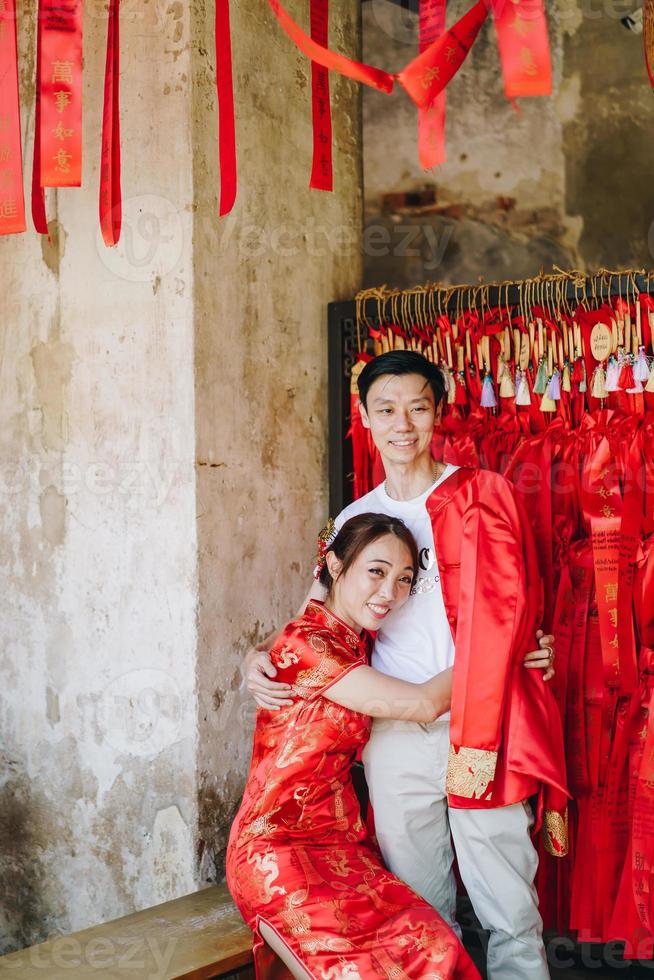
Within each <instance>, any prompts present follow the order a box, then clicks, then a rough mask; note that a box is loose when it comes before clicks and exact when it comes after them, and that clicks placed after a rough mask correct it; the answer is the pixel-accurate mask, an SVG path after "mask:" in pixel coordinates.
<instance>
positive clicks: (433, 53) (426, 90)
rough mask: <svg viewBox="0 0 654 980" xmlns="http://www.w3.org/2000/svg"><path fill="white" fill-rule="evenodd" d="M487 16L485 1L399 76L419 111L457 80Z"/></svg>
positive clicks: (478, 1) (481, 1) (480, 1)
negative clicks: (459, 71) (453, 79)
mask: <svg viewBox="0 0 654 980" xmlns="http://www.w3.org/2000/svg"><path fill="white" fill-rule="evenodd" d="M487 16H488V7H487V6H486V2H485V0H477V3H476V4H475V5H474V6H473V7H471V8H470V10H469V11H468V12H467V13H465V14H464V15H463V17H461V18H460V20H458V21H457V22H456V24H454V25H453V26H452V27H450V29H449V30H448V31H445V33H444V34H442V35H441V37H439V38H438V40H437V41H434V43H433V44H430V45H429V47H428V48H426V49H425V50H424V51H423V53H422V54H419V55H418V57H417V58H414V59H413V61H412V62H410V64H408V65H407V66H406V68H403V69H402V71H401V72H400V73H399V75H398V76H397V79H398V81H399V82H400V84H401V85H403V86H404V88H405V90H406V91H407V93H408V94H409V95H410V97H411V98H412V99H413V101H414V102H415V103H416V105H417V106H418V107H419V108H422V107H423V106H427V105H429V104H430V103H431V102H433V101H434V99H435V98H436V96H437V95H438V93H439V92H442V91H443V89H444V88H445V87H446V86H447V85H448V83H449V82H450V81H451V80H452V78H454V76H455V75H456V73H457V72H458V70H459V68H460V67H461V65H462V64H463V62H464V61H465V59H466V57H467V55H468V52H469V51H470V48H471V47H472V45H473V44H474V43H475V40H476V38H477V35H478V34H479V31H480V30H481V26H482V24H483V23H484V21H485V20H486V17H487Z"/></svg>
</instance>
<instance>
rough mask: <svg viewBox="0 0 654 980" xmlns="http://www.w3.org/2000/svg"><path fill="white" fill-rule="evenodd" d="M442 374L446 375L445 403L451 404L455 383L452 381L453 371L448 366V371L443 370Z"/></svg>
mask: <svg viewBox="0 0 654 980" xmlns="http://www.w3.org/2000/svg"><path fill="white" fill-rule="evenodd" d="M443 374H444V375H445V376H446V377H447V404H448V405H453V404H454V401H455V399H456V383H455V381H454V372H453V371H452V369H451V368H450V370H449V371H444V372H443Z"/></svg>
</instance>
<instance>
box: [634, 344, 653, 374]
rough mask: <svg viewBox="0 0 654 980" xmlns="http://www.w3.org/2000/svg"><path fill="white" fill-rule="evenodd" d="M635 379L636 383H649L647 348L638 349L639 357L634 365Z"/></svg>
mask: <svg viewBox="0 0 654 980" xmlns="http://www.w3.org/2000/svg"><path fill="white" fill-rule="evenodd" d="M634 379H635V380H636V381H643V382H646V381H649V361H648V360H647V355H646V354H645V348H644V347H639V348H638V357H637V358H636V361H635V363H634Z"/></svg>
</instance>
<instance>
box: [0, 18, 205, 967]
mask: <svg viewBox="0 0 654 980" xmlns="http://www.w3.org/2000/svg"><path fill="white" fill-rule="evenodd" d="M32 8H33V5H32V7H30V11H31V10H32ZM189 24H190V12H189V10H188V9H187V7H185V6H184V5H183V4H181V3H177V4H172V6H171V5H167V4H166V5H161V4H154V3H152V4H149V5H132V6H131V7H130V8H129V9H127V8H126V10H125V13H124V16H123V21H122V28H121V49H122V71H123V76H122V77H123V97H122V104H123V115H122V124H123V190H124V194H125V197H126V202H125V226H124V231H123V240H122V243H121V245H120V246H119V247H118V248H117V249H116V250H112V251H107V250H106V249H105V248H104V246H103V245H102V244H101V243H100V242H99V241H98V232H97V182H98V163H99V146H100V137H99V132H100V110H101V91H102V88H101V85H102V73H103V68H104V43H105V36H106V13H105V11H104V5H103V4H95V5H88V6H87V7H86V20H85V63H86V71H85V92H86V101H85V113H86V115H85V147H84V150H85V161H84V188H83V189H82V190H66V191H61V192H59V193H58V194H54V193H51V194H49V195H48V211H49V214H50V215H51V217H52V218H54V222H55V223H54V235H53V243H52V245H48V244H47V243H46V242H41V241H40V240H39V236H37V235H36V234H35V233H34V232H33V231H30V232H28V234H26V235H22V236H14V237H11V238H6V239H2V240H0V275H1V278H2V296H3V303H2V311H3V316H2V320H1V324H0V330H1V331H2V336H1V346H0V369H1V380H0V416H1V417H2V425H1V426H0V477H1V483H2V488H1V500H0V522H1V531H0V576H1V581H0V620H1V624H2V625H1V629H2V644H1V648H0V671H1V673H2V679H3V680H2V684H1V685H0V724H1V728H2V739H3V757H2V768H1V769H0V880H1V881H2V883H3V884H2V892H3V901H2V903H0V904H1V907H2V918H1V919H0V937H2V939H1V942H2V948H3V950H6V949H7V948H15V947H17V946H20V945H23V944H26V943H32V942H35V941H36V940H38V939H40V938H42V937H44V936H45V935H47V934H48V933H51V932H54V931H58V930H61V931H68V930H70V929H76V928H80V927H83V926H86V925H88V924H90V923H95V922H98V921H100V920H102V919H107V918H110V917H113V916H116V915H118V914H120V913H123V912H126V911H130V910H132V909H134V908H138V907H143V906H147V905H150V904H154V903H156V902H158V901H163V900H165V899H167V898H170V897H173V896H175V895H178V894H181V893H184V892H187V891H189V890H190V889H192V888H193V885H194V882H195V880H196V876H195V845H196V836H197V801H196V781H195V759H196V708H195V656H196V622H195V612H196V599H197V566H196V535H195V523H196V522H195V487H194V468H193V438H192V433H193V427H194V388H193V371H194V365H193V266H192V261H191V249H192V220H193V215H192V201H193V187H192V163H191V139H190V102H191V95H190V61H191V57H190V51H189V46H188V40H189ZM34 26H35V25H34V20H33V17H32V16H30V12H29V11H28V8H27V7H25V8H24V10H22V17H21V37H20V41H21V61H22V69H21V79H22V90H23V96H24V100H25V103H24V115H23V127H24V131H25V133H26V141H25V143H26V150H27V152H26V160H30V159H31V142H32V125H33V109H32V107H33V95H34V93H33V88H32V81H31V79H32V76H33V65H34V45H33V37H34ZM164 91H165V93H166V94H165V96H164ZM26 169H27V170H28V174H27V177H28V178H29V171H30V169H31V168H30V167H29V166H28V167H27V168H26ZM46 972H47V971H46Z"/></svg>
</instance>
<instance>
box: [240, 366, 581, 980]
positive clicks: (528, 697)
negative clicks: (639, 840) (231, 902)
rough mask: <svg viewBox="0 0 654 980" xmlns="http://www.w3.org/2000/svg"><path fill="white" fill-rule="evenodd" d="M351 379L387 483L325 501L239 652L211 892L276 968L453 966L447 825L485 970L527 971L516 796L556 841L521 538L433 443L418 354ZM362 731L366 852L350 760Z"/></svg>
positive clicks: (534, 920) (550, 747)
mask: <svg viewBox="0 0 654 980" xmlns="http://www.w3.org/2000/svg"><path fill="white" fill-rule="evenodd" d="M359 392H360V400H361V414H362V419H363V424H364V425H365V426H367V427H369V428H370V430H371V434H372V437H373V439H374V442H375V444H376V446H377V448H378V449H379V451H380V453H381V457H382V461H383V463H384V468H385V474H386V481H385V483H384V484H383V485H381V486H379V487H377V488H376V489H375V490H374V491H372V493H370V494H368V495H366V496H365V497H363V498H362V499H360V500H357V501H355V502H354V503H353V504H351V505H350V506H349V507H347V508H346V509H345V510H344V511H343V512H342V514H341V515H339V517H338V518H337V520H336V530H337V535H336V537H335V538H334V539H333V540H332V542H331V543H330V545H329V546H328V551H327V555H326V566H325V568H324V569H323V571H322V572H321V575H320V580H319V581H318V582H316V583H315V584H314V585H313V586H312V588H311V590H310V592H309V596H308V597H307V602H306V604H305V607H304V610H303V612H302V613H301V614H300V616H299V617H298V618H297V619H296V620H295V621H293V622H292V623H291V624H289V625H288V626H287V627H286V628H285V629H284V630H283V631H282V632H281V633H280V634H278V635H277V636H276V637H273V638H271V639H270V640H269V643H268V646H269V647H270V650H269V653H265V652H260V653H256V654H253V655H251V657H250V665H249V682H248V686H249V689H250V691H251V692H252V693H253V694H254V696H255V698H256V700H257V702H258V703H259V705H260V707H261V709H262V710H260V711H259V712H258V713H257V726H256V731H255V743H254V752H253V759H252V766H251V770H250V775H249V779H248V783H247V786H246V791H245V796H244V800H243V803H242V806H241V809H240V811H239V814H238V816H237V819H236V821H235V824H234V828H233V830H232V835H231V838H230V847H229V853H228V881H229V884H230V888H231V889H232V891H233V893H234V897H235V899H236V901H237V903H238V904H239V907H240V908H241V911H242V912H243V914H244V916H245V918H246V919H247V921H248V922H249V923H250V925H251V926H252V927H253V929H254V930H255V934H256V936H257V939H258V945H259V949H258V957H259V958H260V957H261V956H262V955H264V954H266V955H268V956H271V955H272V954H273V953H276V954H277V955H279V957H280V958H281V959H282V961H283V962H284V963H285V964H286V966H287V967H288V968H289V969H290V970H291V972H292V973H293V975H294V976H298V977H307V976H311V977H314V976H315V977H325V978H327V977H329V978H330V980H331V978H332V977H334V978H337V977H348V978H351V980H356V978H357V977H361V978H362V980H364V978H366V977H389V978H390V977H391V976H393V977H395V976H397V977H405V976H407V977H426V976H432V977H471V976H475V975H476V972H475V969H474V967H473V966H472V964H471V962H470V961H469V959H468V957H467V955H466V953H465V951H464V950H463V948H462V947H461V945H460V941H459V938H458V932H459V930H458V926H457V925H456V922H455V919H454V905H455V882H454V877H453V873H452V862H453V857H454V852H453V849H452V841H453V843H454V850H455V851H456V856H457V860H458V865H459V870H460V874H461V877H462V879H463V882H464V884H465V886H466V889H467V891H468V894H469V896H470V899H471V901H472V904H473V906H474V908H475V911H476V913H477V915H478V917H479V919H480V921H481V923H482V925H483V926H484V927H485V928H487V929H488V930H489V931H490V940H489V946H488V957H487V958H488V975H489V978H490V980H513V978H515V980H518V978H520V980H526V978H530V980H531V978H535V980H541V978H542V980H544V978H547V977H548V976H549V974H548V971H547V964H546V957H545V953H544V949H543V944H542V938H541V930H542V923H541V919H540V916H539V913H538V906H537V896H536V892H535V888H534V876H535V873H536V867H537V855H536V851H535V848H534V845H533V843H532V841H531V836H530V831H531V830H532V825H533V822H534V815H533V814H532V810H531V807H530V803H529V800H532V801H533V800H536V801H537V811H536V818H537V819H538V821H539V822H541V821H542V822H543V829H544V831H545V832H546V843H547V845H548V847H549V849H550V850H551V851H552V852H553V853H558V854H562V853H564V852H565V800H566V790H565V772H564V763H563V749H562V740H561V732H560V724H559V720H558V715H557V712H556V706H555V705H554V704H553V700H552V697H551V693H550V691H549V689H548V687H547V685H546V684H545V683H544V680H545V679H548V678H549V677H550V676H551V675H552V673H553V670H552V653H551V645H552V643H553V638H552V637H542V636H541V637H540V641H539V642H540V645H541V649H540V650H538V651H536V652H532V653H527V654H526V655H525V651H526V650H528V648H529V646H530V645H531V644H532V643H533V637H534V634H535V631H536V627H537V625H538V623H539V616H540V608H539V596H540V591H539V582H538V575H537V567H536V565H535V556H534V550H533V544H532V542H531V537H530V535H529V533H528V530H527V528H526V527H525V525H524V521H522V520H521V516H520V513H519V510H518V506H517V504H516V501H515V498H514V495H513V491H512V489H511V486H510V485H509V484H508V483H507V482H506V481H505V480H504V479H503V478H502V477H500V476H498V475H497V474H494V473H490V472H484V471H477V470H471V469H467V468H463V467H461V468H457V467H454V466H446V465H444V464H442V463H439V462H437V461H435V460H434V459H433V458H432V456H431V452H430V446H431V441H432V435H433V429H434V424H435V419H436V410H437V407H438V405H439V403H440V401H441V399H442V398H443V394H444V389H443V380H442V376H441V374H440V372H439V371H438V369H437V368H436V367H434V366H433V365H432V364H431V363H430V362H429V361H427V360H426V359H425V358H423V357H421V356H420V355H419V354H416V353H413V352H410V351H396V352H391V353H389V354H384V355H381V356H380V357H378V358H375V359H374V360H373V361H371V362H370V363H369V364H367V365H366V367H365V368H364V370H363V371H362V373H361V375H360V377H359ZM407 529H409V531H410V532H412V533H408V532H407ZM414 539H415V540H414ZM416 541H417V547H416ZM370 631H376V636H375V640H374V646H373V649H372V656H371V660H370V663H371V666H368V647H367V634H368V632H370ZM539 633H540V631H539ZM537 635H539V634H537ZM455 650H456V659H455ZM523 664H524V666H523ZM525 667H526V668H531V669H525ZM534 668H535V669H534ZM539 668H540V669H539ZM541 669H542V670H545V674H542V673H541ZM273 677H275V678H276V680H271V679H270V678H273ZM450 706H451V716H450V714H448V711H449V709H450ZM369 718H372V719H374V720H373V722H372V726H371V727H370V724H369V720H368V719H369ZM364 744H365V748H364V751H363V761H364V765H365V769H366V778H367V782H368V786H369V789H370V797H371V803H372V807H373V810H374V821H375V829H376V835H377V838H378V840H379V845H380V848H381V854H382V855H383V861H384V864H385V867H384V865H382V863H381V860H380V857H379V854H378V852H377V851H376V849H375V846H374V843H373V842H372V841H371V840H370V839H369V838H368V836H367V835H366V831H365V829H364V827H363V825H362V822H361V819H360V816H359V811H358V805H357V801H356V797H355V794H354V791H353V787H352V784H351V780H350V775H349V770H350V766H351V764H352V761H353V760H354V758H355V757H356V754H357V751H358V749H359V748H360V747H361V746H362V745H364ZM386 869H388V870H386ZM389 872H391V873H389ZM396 876H397V877H396ZM400 879H401V880H400ZM405 883H406V884H405ZM262 940H265V945H264V944H263V943H262ZM259 962H260V963H261V962H262V961H261V959H259Z"/></svg>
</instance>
